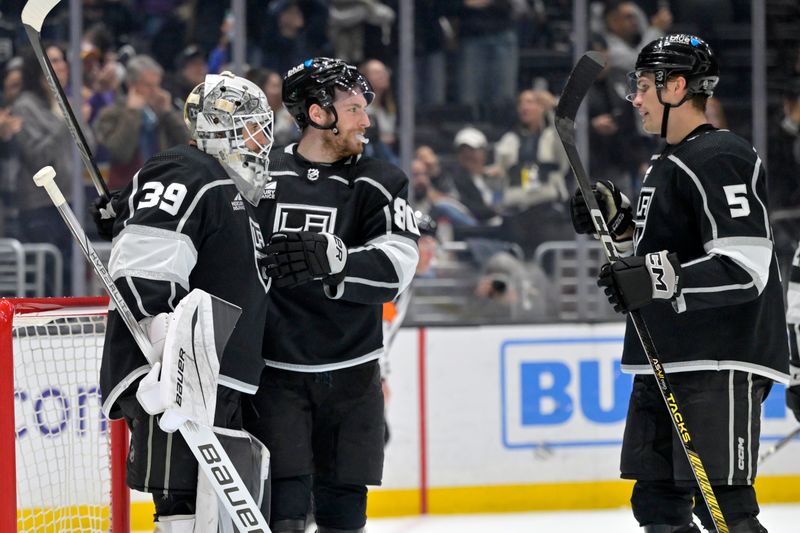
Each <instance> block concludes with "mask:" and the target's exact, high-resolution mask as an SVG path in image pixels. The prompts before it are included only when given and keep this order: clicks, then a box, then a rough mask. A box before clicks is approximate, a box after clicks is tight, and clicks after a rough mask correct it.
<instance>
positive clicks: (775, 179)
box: [767, 78, 800, 279]
mask: <svg viewBox="0 0 800 533" xmlns="http://www.w3.org/2000/svg"><path fill="white" fill-rule="evenodd" d="M768 146H769V157H768V164H769V178H768V179H769V184H768V185H769V186H768V187H767V190H768V191H769V206H770V208H771V209H772V218H773V230H774V237H775V251H776V253H777V255H778V260H779V264H780V266H781V269H782V271H783V273H784V274H787V273H788V269H789V266H790V263H791V260H792V252H793V250H794V247H795V246H796V241H797V237H798V235H800V78H795V79H793V80H792V81H790V82H789V83H788V84H787V85H786V87H785V88H784V90H783V116H782V117H781V118H780V120H778V121H775V122H774V126H773V127H772V129H771V131H770V134H769V143H768ZM784 279H786V278H785V277H784Z"/></svg>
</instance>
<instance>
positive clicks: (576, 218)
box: [569, 180, 633, 240]
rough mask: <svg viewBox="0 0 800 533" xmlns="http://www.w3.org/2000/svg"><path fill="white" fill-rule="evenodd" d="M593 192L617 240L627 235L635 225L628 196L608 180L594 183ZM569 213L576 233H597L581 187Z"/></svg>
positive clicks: (572, 201) (574, 196)
mask: <svg viewBox="0 0 800 533" xmlns="http://www.w3.org/2000/svg"><path fill="white" fill-rule="evenodd" d="M592 192H594V197H595V199H596V200H597V204H598V205H599V206H600V210H601V211H602V212H603V218H605V220H606V225H607V226H608V231H610V232H611V235H612V237H613V238H614V239H615V240H616V239H617V238H618V237H621V236H623V235H625V233H626V232H627V231H628V230H629V229H630V228H631V226H632V225H633V212H632V210H631V202H630V200H629V199H628V197H627V196H625V195H624V194H622V192H620V190H619V189H617V187H616V186H615V185H614V184H613V183H611V182H610V181H608V180H603V181H598V182H597V183H595V184H594V185H592ZM569 214H570V217H571V218H572V226H573V227H574V228H575V232H576V233H581V234H591V235H597V232H596V231H595V229H594V224H593V223H592V217H591V215H590V214H589V207H588V206H587V205H586V201H585V200H584V198H583V193H582V192H581V190H580V189H578V190H577V191H575V194H574V195H573V196H572V198H571V199H570V202H569Z"/></svg>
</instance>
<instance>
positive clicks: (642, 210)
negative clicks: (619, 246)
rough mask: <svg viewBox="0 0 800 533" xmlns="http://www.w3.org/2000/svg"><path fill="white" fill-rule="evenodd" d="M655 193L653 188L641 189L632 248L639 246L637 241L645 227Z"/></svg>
mask: <svg viewBox="0 0 800 533" xmlns="http://www.w3.org/2000/svg"><path fill="white" fill-rule="evenodd" d="M655 193H656V188H655V187H642V191H641V192H640V193H639V200H638V202H637V204H636V217H635V218H634V231H633V242H634V246H639V241H640V240H641V238H642V234H643V233H644V229H645V226H646V225H647V213H648V212H649V211H650V202H651V201H652V199H653V195H655Z"/></svg>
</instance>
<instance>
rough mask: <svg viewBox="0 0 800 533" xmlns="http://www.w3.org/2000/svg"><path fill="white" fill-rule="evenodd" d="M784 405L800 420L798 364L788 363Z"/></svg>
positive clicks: (799, 373) (799, 368) (799, 375)
mask: <svg viewBox="0 0 800 533" xmlns="http://www.w3.org/2000/svg"><path fill="white" fill-rule="evenodd" d="M786 407H788V408H789V409H791V410H792V413H794V417H795V418H796V419H797V421H798V422H800V366H795V365H794V364H791V363H790V364H789V386H788V387H786Z"/></svg>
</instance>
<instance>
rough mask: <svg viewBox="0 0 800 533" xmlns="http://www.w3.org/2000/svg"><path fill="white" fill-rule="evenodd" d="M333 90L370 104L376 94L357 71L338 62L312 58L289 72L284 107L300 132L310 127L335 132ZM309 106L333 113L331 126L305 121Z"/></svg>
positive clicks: (338, 60) (339, 60) (285, 80)
mask: <svg viewBox="0 0 800 533" xmlns="http://www.w3.org/2000/svg"><path fill="white" fill-rule="evenodd" d="M336 89H339V90H342V91H360V92H361V93H362V94H363V95H364V98H366V100H367V105H369V104H370V103H372V99H373V98H374V96H375V93H374V92H373V90H372V86H371V85H370V84H369V81H367V78H365V77H364V75H363V74H361V73H360V72H359V71H358V69H357V68H356V67H354V66H353V65H349V64H347V63H345V62H344V61H342V60H341V59H331V58H329V57H315V58H313V59H306V60H305V61H304V62H303V63H301V64H299V65H297V66H296V67H294V68H292V69H290V70H289V72H287V73H286V76H285V77H284V78H283V105H285V106H286V109H287V110H288V111H289V113H291V115H292V118H294V120H295V122H297V125H298V126H300V129H304V128H305V127H306V126H313V127H315V128H317V129H324V130H334V132H336V122H337V120H338V117H337V116H336V110H335V109H334V107H333V102H334V101H335V99H336ZM311 104H318V105H320V106H321V107H323V108H325V109H328V110H330V111H332V112H333V113H334V117H335V118H334V121H333V123H332V124H330V125H327V126H323V125H321V124H316V123H315V122H313V121H312V120H311V119H310V118H309V117H308V109H309V107H311Z"/></svg>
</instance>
